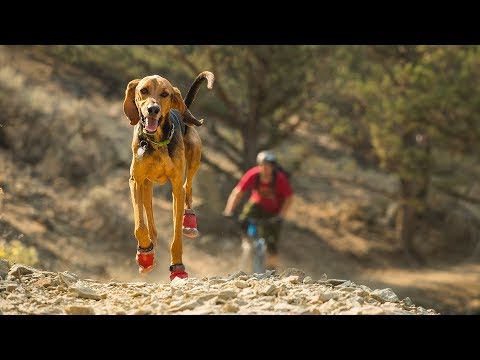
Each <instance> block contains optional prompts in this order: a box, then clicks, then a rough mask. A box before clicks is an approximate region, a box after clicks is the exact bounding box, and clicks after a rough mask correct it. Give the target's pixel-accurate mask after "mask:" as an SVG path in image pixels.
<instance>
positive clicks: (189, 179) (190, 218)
mask: <svg viewBox="0 0 480 360" xmlns="http://www.w3.org/2000/svg"><path fill="white" fill-rule="evenodd" d="M183 141H184V143H185V160H186V178H185V183H184V185H183V188H184V189H185V214H184V217H183V235H185V236H188V237H197V236H198V235H199V232H198V230H197V220H196V216H195V211H194V210H193V208H192V205H193V204H192V203H193V200H192V183H193V178H194V177H195V174H196V173H197V171H198V169H199V167H200V159H201V149H202V142H201V139H200V136H199V134H198V132H197V131H196V130H195V129H194V128H187V132H186V134H185V136H184V140H183Z"/></svg>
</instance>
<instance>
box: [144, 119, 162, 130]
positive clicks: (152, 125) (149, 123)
mask: <svg viewBox="0 0 480 360" xmlns="http://www.w3.org/2000/svg"><path fill="white" fill-rule="evenodd" d="M159 123H160V119H155V118H152V117H147V118H146V119H145V128H144V129H143V131H144V132H145V133H147V134H154V133H155V132H156V131H157V128H158V124H159Z"/></svg>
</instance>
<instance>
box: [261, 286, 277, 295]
mask: <svg viewBox="0 0 480 360" xmlns="http://www.w3.org/2000/svg"><path fill="white" fill-rule="evenodd" d="M276 292H277V287H276V286H275V285H273V284H271V285H268V286H266V287H264V288H263V289H261V290H260V291H259V292H258V293H259V294H260V295H265V296H270V295H275V293H276Z"/></svg>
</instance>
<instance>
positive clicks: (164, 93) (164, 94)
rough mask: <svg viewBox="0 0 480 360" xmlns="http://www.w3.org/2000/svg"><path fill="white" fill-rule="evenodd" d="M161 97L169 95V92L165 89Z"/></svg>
mask: <svg viewBox="0 0 480 360" xmlns="http://www.w3.org/2000/svg"><path fill="white" fill-rule="evenodd" d="M160 96H161V97H163V98H166V97H167V96H168V93H167V92H166V91H164V92H163V93H161V94H160Z"/></svg>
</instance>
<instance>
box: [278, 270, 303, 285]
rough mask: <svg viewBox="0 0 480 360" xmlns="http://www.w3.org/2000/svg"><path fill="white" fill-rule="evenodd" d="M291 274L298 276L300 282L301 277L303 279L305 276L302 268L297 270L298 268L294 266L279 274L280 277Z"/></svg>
mask: <svg viewBox="0 0 480 360" xmlns="http://www.w3.org/2000/svg"><path fill="white" fill-rule="evenodd" d="M292 275H295V276H298V281H300V282H302V281H303V279H305V276H306V275H305V273H304V272H303V271H302V270H298V269H295V268H288V269H286V270H285V271H283V272H282V273H281V274H280V277H281V278H286V277H289V276H292Z"/></svg>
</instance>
